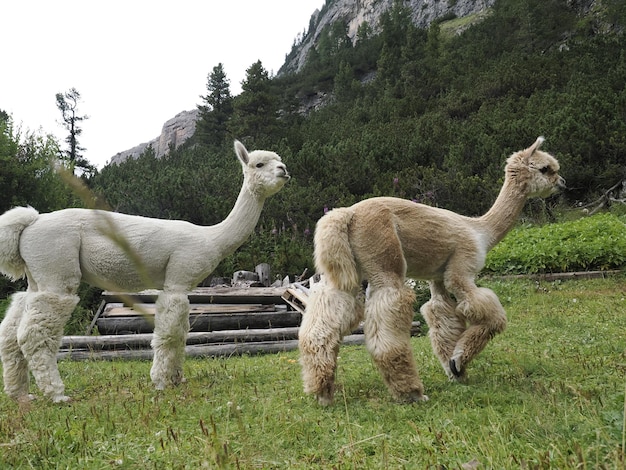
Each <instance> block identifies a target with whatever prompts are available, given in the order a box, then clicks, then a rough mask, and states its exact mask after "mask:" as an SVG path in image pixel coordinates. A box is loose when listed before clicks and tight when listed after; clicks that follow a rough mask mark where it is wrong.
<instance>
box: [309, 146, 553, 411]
mask: <svg viewBox="0 0 626 470" xmlns="http://www.w3.org/2000/svg"><path fill="white" fill-rule="evenodd" d="M542 142H543V138H542V137H540V138H539V139H537V141H536V142H535V143H534V144H533V145H532V146H531V147H529V148H528V149H526V150H522V151H520V152H517V153H514V154H513V155H512V156H510V157H509V158H508V160H507V165H506V169H505V180H504V186H503V187H502V189H501V191H500V194H499V195H498V198H497V200H496V202H495V203H494V205H493V207H492V208H491V209H490V210H489V211H488V212H487V213H486V214H485V215H483V216H482V217H478V218H470V217H465V216H462V215H459V214H455V213H454V212H450V211H447V210H444V209H438V208H434V207H430V206H425V205H422V204H417V203H413V202H411V201H407V200H405V199H397V198H391V197H379V198H372V199H367V200H364V201H361V202H359V203H357V204H355V205H353V206H351V207H347V208H339V209H335V210H332V211H330V212H329V213H328V214H326V215H325V216H324V217H322V218H321V219H320V220H319V222H318V223H317V227H316V229H315V238H314V243H315V265H316V268H317V270H318V272H320V273H323V274H324V278H325V282H326V286H324V287H323V288H321V289H318V290H316V291H314V292H313V293H312V295H311V297H310V298H309V300H308V304H307V307H306V310H305V314H304V316H303V319H302V325H301V327H300V332H299V346H300V362H301V364H302V378H303V381H304V390H305V392H306V393H313V394H315V396H316V397H317V400H318V402H319V403H321V404H324V405H327V404H330V403H331V402H332V399H333V393H334V381H335V369H336V364H337V351H338V350H339V345H340V344H341V339H342V337H343V335H345V334H346V333H347V332H349V331H350V330H351V329H352V328H353V327H354V326H355V325H356V324H357V323H358V322H359V321H360V320H361V319H362V318H363V317H364V318H365V324H364V332H365V338H366V344H367V349H368V351H369V352H370V354H371V355H372V357H373V359H374V362H375V363H376V365H377V367H378V369H379V371H380V373H381V374H382V376H383V379H384V381H385V383H386V384H387V386H388V388H389V390H390V392H391V394H392V395H393V396H394V397H395V398H396V399H398V400H400V401H419V400H425V399H427V397H426V395H424V391H423V385H422V382H421V380H420V378H419V375H418V372H417V367H416V364H415V359H414V357H413V354H412V351H411V344H410V326H411V320H412V317H413V302H414V299H415V294H414V293H413V291H412V290H411V289H410V288H408V287H406V286H405V277H407V276H408V277H410V278H414V279H424V280H429V281H430V290H431V300H430V301H429V302H427V303H426V304H424V305H423V306H422V309H421V311H422V314H423V316H424V318H425V320H426V322H427V323H428V326H429V335H430V339H431V342H432V345H433V349H434V351H435V354H436V355H437V357H438V358H439V360H440V362H441V365H442V366H443V368H444V370H445V372H446V374H447V375H448V377H450V378H451V379H455V380H461V379H463V378H464V376H465V371H466V366H467V364H468V363H469V362H470V361H471V360H472V359H473V358H474V357H475V356H476V355H477V354H478V353H479V352H480V351H482V350H483V348H484V347H485V346H486V345H487V343H488V341H489V340H490V339H491V338H492V337H493V336H494V335H495V334H497V333H499V332H501V331H502V330H504V328H505V326H506V315H505V312H504V309H503V308H502V305H501V304H500V301H499V300H498V297H497V296H496V294H495V293H494V292H493V291H491V290H490V289H486V288H480V287H477V286H476V284H475V282H474V279H475V277H476V275H477V273H478V272H479V271H480V270H481V269H482V268H483V265H484V263H485V257H486V255H487V252H488V251H489V250H490V249H491V248H492V247H493V246H495V245H496V244H497V243H498V242H499V241H500V240H501V239H502V238H503V237H504V235H505V234H506V233H507V232H508V231H509V230H510V229H511V227H513V225H514V224H515V222H516V220H517V217H518V215H519V214H520V212H521V210H522V208H523V207H524V203H525V201H526V199H528V198H530V197H545V196H548V195H550V194H552V193H554V192H555V191H557V190H558V189H561V188H564V187H565V180H563V178H561V177H560V176H559V174H558V170H559V164H558V162H557V161H556V159H555V158H554V157H552V156H551V155H549V154H547V153H545V152H542V151H539V150H538V149H539V146H540V145H541V143H542ZM361 280H367V281H368V282H369V289H370V294H369V298H368V299H367V300H366V301H365V303H363V301H362V300H361V299H360V298H359V291H360V284H361Z"/></svg>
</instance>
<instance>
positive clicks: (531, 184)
mask: <svg viewBox="0 0 626 470" xmlns="http://www.w3.org/2000/svg"><path fill="white" fill-rule="evenodd" d="M544 140H545V139H544V138H543V137H539V138H537V140H536V141H535V143H534V144H533V145H531V146H530V147H528V148H527V149H525V150H520V151H519V152H516V153H514V154H513V155H511V156H510V157H509V158H508V159H507V161H506V177H507V178H508V179H511V180H512V181H514V182H515V184H517V185H519V186H520V187H522V188H524V191H525V192H526V194H527V197H529V198H533V197H548V196H550V195H552V194H554V193H557V192H559V191H561V190H563V189H565V188H566V186H565V179H563V178H562V177H561V176H560V175H559V169H560V166H559V162H558V161H557V159H556V158H554V157H553V156H552V155H550V154H549V153H546V152H543V151H541V150H539V147H540V146H541V144H542V143H543V141H544Z"/></svg>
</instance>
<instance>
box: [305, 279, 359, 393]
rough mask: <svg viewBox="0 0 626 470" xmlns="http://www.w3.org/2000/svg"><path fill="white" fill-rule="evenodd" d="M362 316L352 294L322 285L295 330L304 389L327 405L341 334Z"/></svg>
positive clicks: (311, 299) (333, 383) (350, 328)
mask: <svg viewBox="0 0 626 470" xmlns="http://www.w3.org/2000/svg"><path fill="white" fill-rule="evenodd" d="M362 318H363V304H362V303H361V302H358V301H357V300H356V298H355V296H354V295H352V294H349V293H347V292H344V291H341V290H338V289H335V288H332V287H328V286H324V287H322V288H320V289H319V290H317V291H314V292H313V293H312V294H311V296H310V297H309V301H308V303H307V307H306V310H305V312H304V315H303V316H302V324H301V325H300V330H299V333H298V342H299V348H300V364H301V366H302V381H303V383H304V392H305V393H313V394H315V397H316V398H317V401H318V403H319V404H320V405H330V404H331V403H332V402H333V395H334V392H335V372H336V368H337V353H338V352H339V346H340V344H341V340H342V339H343V336H344V335H345V334H347V333H348V332H350V331H351V330H352V329H353V328H354V327H356V325H358V323H359V321H360V320H361V319H362Z"/></svg>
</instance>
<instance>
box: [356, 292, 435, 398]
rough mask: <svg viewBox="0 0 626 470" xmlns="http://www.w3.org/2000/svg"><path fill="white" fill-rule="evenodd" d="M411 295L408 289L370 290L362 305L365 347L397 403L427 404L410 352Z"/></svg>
mask: <svg viewBox="0 0 626 470" xmlns="http://www.w3.org/2000/svg"><path fill="white" fill-rule="evenodd" d="M414 301H415V293H414V292H413V290H412V289H410V288H408V287H404V286H403V287H400V288H395V287H382V288H380V287H379V288H375V287H373V286H371V292H370V298H369V299H368V300H367V301H366V303H365V324H364V328H363V329H364V332H365V343H366V346H367V350H368V351H369V353H370V354H371V356H372V358H373V359H374V362H375V363H376V366H377V367H378V370H379V371H380V373H381V374H382V376H383V379H384V381H385V384H386V385H387V387H388V389H389V391H390V392H391V394H392V395H393V397H394V398H395V399H397V400H398V401H401V402H415V401H423V400H428V397H427V396H426V395H424V386H423V384H422V381H421V380H420V378H419V374H418V372H417V365H416V363H415V357H414V356H413V350H412V348H411V323H412V321H413V303H414Z"/></svg>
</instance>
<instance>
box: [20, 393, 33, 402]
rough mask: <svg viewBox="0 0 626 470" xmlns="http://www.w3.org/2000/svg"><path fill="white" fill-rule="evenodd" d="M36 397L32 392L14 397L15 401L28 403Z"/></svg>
mask: <svg viewBox="0 0 626 470" xmlns="http://www.w3.org/2000/svg"><path fill="white" fill-rule="evenodd" d="M36 399H37V397H36V396H35V395H33V394H32V393H28V394H26V395H20V396H19V397H16V398H15V401H17V402H18V403H30V402H31V401H35V400H36Z"/></svg>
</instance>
